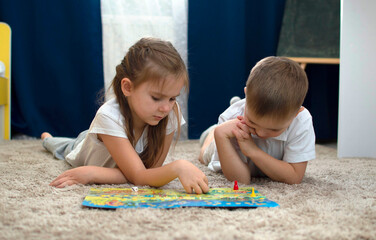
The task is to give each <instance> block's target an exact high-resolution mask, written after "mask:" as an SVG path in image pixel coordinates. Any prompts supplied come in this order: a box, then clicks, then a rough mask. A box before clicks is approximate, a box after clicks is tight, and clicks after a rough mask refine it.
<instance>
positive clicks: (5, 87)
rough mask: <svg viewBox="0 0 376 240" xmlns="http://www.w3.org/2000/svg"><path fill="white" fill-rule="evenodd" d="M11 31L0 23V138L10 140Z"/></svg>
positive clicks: (4, 24)
mask: <svg viewBox="0 0 376 240" xmlns="http://www.w3.org/2000/svg"><path fill="white" fill-rule="evenodd" d="M10 53H11V29H10V27H9V25H8V24H6V23H3V22H0V61H1V62H3V63H4V65H5V76H4V77H5V78H4V77H0V105H1V106H2V105H4V107H2V108H3V109H4V114H3V116H4V119H3V120H1V121H0V123H2V125H3V126H0V129H1V128H2V129H3V131H2V132H3V136H1V137H0V138H3V139H6V140H9V139H10V109H11V104H10V79H11V78H10V69H11V68H10V67H11V66H10V65H11V62H10V56H11V54H10Z"/></svg>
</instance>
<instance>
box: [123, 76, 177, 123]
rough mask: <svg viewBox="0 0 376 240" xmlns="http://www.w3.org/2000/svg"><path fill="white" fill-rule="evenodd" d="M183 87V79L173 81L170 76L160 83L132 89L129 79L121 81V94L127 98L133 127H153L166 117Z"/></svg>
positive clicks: (148, 82)
mask: <svg viewBox="0 0 376 240" xmlns="http://www.w3.org/2000/svg"><path fill="white" fill-rule="evenodd" d="M127 80H128V81H127ZM127 84H129V86H128V87H130V88H129V89H128V90H127V91H124V87H125V88H127V86H124V85H127ZM183 85H184V81H183V79H175V78H174V77H172V76H170V77H167V78H166V79H164V80H163V81H161V82H160V83H156V82H154V81H146V82H144V83H142V84H140V85H139V86H137V88H134V87H133V84H132V82H130V80H129V79H126V78H125V79H123V80H122V86H123V93H124V95H126V96H127V99H128V104H129V106H130V109H131V111H132V117H133V121H134V126H135V127H136V128H143V127H144V126H145V125H146V124H148V125H152V126H155V125H157V124H158V123H159V121H161V120H162V119H163V118H165V117H166V116H168V114H169V113H170V111H171V110H172V108H173V106H174V105H175V102H176V97H177V96H179V94H180V91H181V89H182V88H183Z"/></svg>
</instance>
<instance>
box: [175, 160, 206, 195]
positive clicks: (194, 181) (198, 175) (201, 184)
mask: <svg viewBox="0 0 376 240" xmlns="http://www.w3.org/2000/svg"><path fill="white" fill-rule="evenodd" d="M176 164H178V167H177V173H178V178H179V180H180V182H181V184H182V185H183V187H184V189H185V191H186V192H187V193H193V192H195V193H197V194H201V193H207V192H209V186H208V179H207V177H206V176H205V174H204V173H203V172H202V171H201V170H200V169H198V168H197V167H196V166H195V165H193V164H192V163H190V162H188V161H185V160H177V161H176Z"/></svg>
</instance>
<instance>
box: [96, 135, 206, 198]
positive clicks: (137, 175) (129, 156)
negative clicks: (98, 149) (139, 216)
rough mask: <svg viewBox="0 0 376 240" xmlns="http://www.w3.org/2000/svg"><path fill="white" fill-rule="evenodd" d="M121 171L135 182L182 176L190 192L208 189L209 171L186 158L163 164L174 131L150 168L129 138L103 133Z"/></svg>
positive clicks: (162, 181) (159, 181) (151, 183)
mask: <svg viewBox="0 0 376 240" xmlns="http://www.w3.org/2000/svg"><path fill="white" fill-rule="evenodd" d="M99 136H100V138H101V139H102V141H103V143H104V145H105V146H106V148H107V149H108V151H109V152H110V154H111V156H112V158H113V159H114V160H115V162H116V164H117V165H118V167H119V169H120V170H121V172H122V173H123V174H124V176H125V178H126V179H128V180H129V182H131V183H133V184H135V185H149V186H154V187H160V186H163V185H165V184H167V183H169V182H170V181H172V180H174V179H175V178H177V177H178V178H179V180H180V182H181V183H182V185H183V187H184V189H185V190H186V191H187V192H188V193H192V191H193V190H194V191H195V192H196V193H202V192H208V191H209V187H208V181H207V178H206V176H205V174H204V173H203V172H202V171H201V170H200V169H198V168H197V167H196V166H194V165H193V164H192V163H190V162H188V161H185V160H178V161H174V162H171V163H169V164H166V165H164V166H162V164H163V162H164V161H165V158H166V156H167V153H168V151H169V148H170V145H171V142H172V139H173V137H174V133H171V134H170V135H168V136H166V139H165V144H164V148H163V152H162V154H161V156H160V158H159V159H158V160H157V162H156V165H155V166H154V167H153V168H149V169H147V168H146V167H145V166H144V164H143V162H142V160H141V159H140V157H139V156H138V154H137V153H136V151H135V150H134V148H133V146H132V145H131V143H130V142H129V140H128V139H125V138H120V137H114V136H109V135H104V134H99Z"/></svg>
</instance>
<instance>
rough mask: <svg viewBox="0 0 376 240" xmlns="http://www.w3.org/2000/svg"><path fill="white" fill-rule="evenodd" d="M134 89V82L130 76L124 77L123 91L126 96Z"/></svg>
mask: <svg viewBox="0 0 376 240" xmlns="http://www.w3.org/2000/svg"><path fill="white" fill-rule="evenodd" d="M132 90H133V83H132V81H131V80H130V79H129V78H123V79H122V80H121V91H122V92H123V94H124V96H126V97H127V96H130V95H131V93H132Z"/></svg>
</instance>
